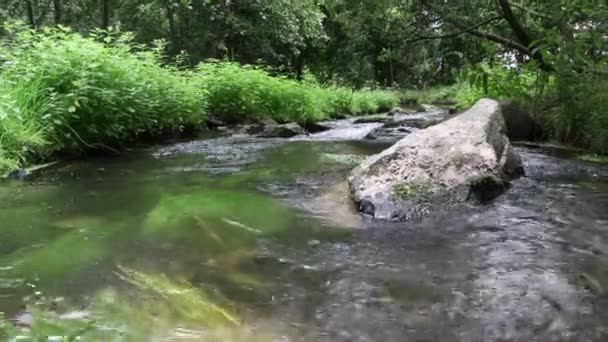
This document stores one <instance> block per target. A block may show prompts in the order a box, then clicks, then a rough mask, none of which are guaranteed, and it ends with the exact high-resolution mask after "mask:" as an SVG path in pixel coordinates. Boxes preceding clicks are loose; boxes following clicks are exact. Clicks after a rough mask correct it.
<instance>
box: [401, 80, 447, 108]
mask: <svg viewBox="0 0 608 342" xmlns="http://www.w3.org/2000/svg"><path fill="white" fill-rule="evenodd" d="M456 90H457V86H455V85H449V86H436V87H432V88H425V89H410V90H405V91H402V92H401V93H400V97H399V100H400V102H401V103H403V104H405V105H419V104H437V105H454V104H456V102H457V100H456V98H455V96H456Z"/></svg>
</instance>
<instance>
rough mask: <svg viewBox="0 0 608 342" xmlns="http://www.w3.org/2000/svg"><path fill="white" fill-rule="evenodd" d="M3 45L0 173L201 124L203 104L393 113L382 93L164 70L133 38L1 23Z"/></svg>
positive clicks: (234, 67) (293, 112)
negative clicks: (52, 156)
mask: <svg viewBox="0 0 608 342" xmlns="http://www.w3.org/2000/svg"><path fill="white" fill-rule="evenodd" d="M5 30H6V32H7V33H8V37H10V38H9V39H6V40H4V41H1V42H0V61H2V63H3V64H2V65H1V66H2V69H0V119H1V120H0V173H5V172H6V171H7V170H12V169H15V168H17V167H19V166H21V165H24V164H26V163H27V162H32V161H34V160H36V159H44V158H46V157H48V156H49V155H50V154H52V153H54V152H56V151H62V152H72V153H73V152H76V153H80V152H83V151H87V150H92V149H109V150H113V149H114V147H117V146H118V147H120V146H122V145H124V144H127V143H129V142H131V141H134V140H136V139H141V138H142V137H158V136H162V135H164V134H167V133H171V134H174V133H178V132H181V131H182V130H183V129H184V128H187V127H201V126H202V122H203V121H204V118H205V116H206V112H207V108H209V110H210V111H211V113H213V114H214V115H216V116H217V117H218V118H220V119H222V120H225V121H227V122H231V123H239V122H243V121H251V120H259V119H265V118H272V119H274V120H277V121H279V122H287V121H297V122H313V121H319V120H323V119H327V118H329V117H332V116H336V115H337V114H345V113H349V112H350V113H370V112H376V111H379V110H389V109H391V108H392V107H393V106H394V105H396V103H397V97H396V96H395V95H394V94H393V93H391V92H387V91H380V90H364V91H360V92H353V91H352V90H351V89H348V88H343V87H336V86H331V87H325V86H322V85H320V84H319V83H318V82H316V80H314V79H306V80H304V81H303V82H298V81H296V80H292V79H288V78H285V77H281V76H273V75H271V74H270V73H268V72H267V71H265V70H263V69H261V68H257V67H253V66H243V65H239V64H236V63H229V62H207V63H202V64H200V65H199V66H198V68H197V69H196V70H194V71H180V70H178V69H176V68H172V67H166V66H162V63H161V61H160V59H161V58H162V55H161V54H160V53H159V51H162V48H163V47H162V46H159V47H158V48H157V49H152V50H150V49H146V48H145V47H143V46H140V45H137V44H134V43H133V42H132V41H133V36H132V35H130V34H119V33H116V32H108V31H94V32H93V34H92V36H90V37H83V36H81V35H79V34H76V33H73V32H71V31H70V30H69V29H67V28H64V27H59V28H45V29H43V30H42V31H39V32H38V31H33V30H29V29H27V28H24V27H23V26H20V25H18V24H7V25H5Z"/></svg>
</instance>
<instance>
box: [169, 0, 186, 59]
mask: <svg viewBox="0 0 608 342" xmlns="http://www.w3.org/2000/svg"><path fill="white" fill-rule="evenodd" d="M165 9H166V11H167V20H168V21H169V35H170V36H171V45H172V46H171V47H172V50H173V51H172V52H173V54H178V53H179V52H180V51H181V49H182V47H181V44H180V39H179V33H178V32H177V27H176V26H175V16H174V15H173V5H172V3H171V1H167V2H166V4H165Z"/></svg>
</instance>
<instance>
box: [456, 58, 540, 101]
mask: <svg viewBox="0 0 608 342" xmlns="http://www.w3.org/2000/svg"><path fill="white" fill-rule="evenodd" d="M539 75H540V74H539V73H538V71H537V70H534V69H532V68H508V67H506V66H502V65H493V66H490V65H488V64H485V63H484V64H478V65H475V66H472V67H470V68H468V69H467V70H465V71H463V72H461V73H460V75H459V77H458V80H459V86H458V88H457V91H456V99H457V101H458V104H459V106H461V107H467V108H468V107H470V106H472V105H473V104H475V102H477V101H478V100H479V99H481V98H484V97H487V98H493V99H496V100H504V99H512V100H514V101H517V102H519V103H525V104H532V103H533V102H534V101H536V100H537V99H538V96H539V94H541V93H543V91H546V90H547V87H550V84H551V82H552V80H549V79H547V78H545V77H541V76H539ZM541 95H542V94H541Z"/></svg>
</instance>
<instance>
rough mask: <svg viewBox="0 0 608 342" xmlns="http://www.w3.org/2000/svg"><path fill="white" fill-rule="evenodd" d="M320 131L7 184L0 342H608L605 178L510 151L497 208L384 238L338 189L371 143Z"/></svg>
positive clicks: (207, 144)
mask: <svg viewBox="0 0 608 342" xmlns="http://www.w3.org/2000/svg"><path fill="white" fill-rule="evenodd" d="M429 115H436V113H430V114H429ZM328 125H329V126H330V127H331V128H332V129H331V130H329V131H326V132H322V133H318V134H313V135H310V136H303V137H296V138H292V139H258V138H253V137H250V136H239V135H236V136H225V137H217V138H214V139H207V140H200V141H193V142H187V143H178V144H173V145H169V146H164V147H158V148H148V149H143V150H135V151H131V152H128V153H125V154H124V155H122V156H120V157H113V158H96V159H92V160H87V161H81V162H72V163H68V164H64V165H62V166H60V167H58V168H56V169H55V170H53V171H51V172H47V174H45V175H43V176H42V177H40V178H39V179H37V180H35V181H31V182H6V183H2V184H0V313H2V316H3V317H4V318H3V319H2V320H0V340H5V339H8V340H14V341H17V340H20V339H19V336H27V337H30V338H32V339H31V340H33V341H37V340H36V339H35V338H36V337H39V336H50V339H49V340H53V341H60V340H61V339H60V338H61V337H62V336H63V337H65V336H68V337H69V336H72V337H73V336H80V337H79V340H81V341H177V340H179V341H605V340H607V339H608V305H607V304H608V293H607V292H606V291H608V254H607V253H608V249H607V246H608V168H607V167H602V166H598V165H594V164H586V163H582V162H579V161H576V160H575V159H573V158H571V156H568V155H567V153H564V152H561V151H559V150H548V149H534V148H525V147H518V148H517V150H518V151H519V153H520V154H521V156H522V158H523V160H524V165H525V169H526V174H527V177H525V178H522V179H519V180H516V181H514V182H513V186H512V188H511V189H509V191H508V192H507V193H506V194H505V195H503V196H501V197H499V198H498V199H497V200H496V201H494V202H493V203H492V204H490V205H487V206H484V207H471V208H469V210H465V209H462V210H459V211H457V212H446V213H437V214H435V215H433V216H432V217H429V218H426V219H424V220H420V221H416V222H403V223H381V222H375V221H372V220H370V219H368V218H365V217H362V216H360V215H358V214H357V213H356V212H355V210H354V208H353V206H352V205H351V204H350V202H349V201H348V198H347V195H348V194H347V187H346V185H345V182H344V181H345V176H346V174H347V173H348V172H349V170H350V169H352V168H353V167H354V166H355V165H356V164H357V163H359V162H360V161H361V160H362V158H364V157H365V156H368V155H371V154H374V153H378V152H380V151H382V150H383V149H384V148H386V147H387V146H389V145H388V144H389V142H387V141H385V140H382V139H380V140H378V141H370V140H366V139H365V137H366V135H367V134H368V133H369V132H370V131H372V130H374V129H377V128H378V127H379V126H380V125H379V124H375V123H365V124H354V123H353V120H352V119H346V120H341V121H337V122H333V123H328ZM2 316H0V317H2Z"/></svg>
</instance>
